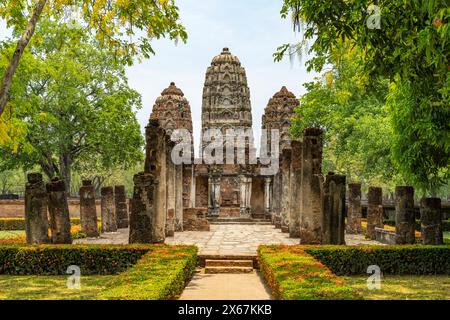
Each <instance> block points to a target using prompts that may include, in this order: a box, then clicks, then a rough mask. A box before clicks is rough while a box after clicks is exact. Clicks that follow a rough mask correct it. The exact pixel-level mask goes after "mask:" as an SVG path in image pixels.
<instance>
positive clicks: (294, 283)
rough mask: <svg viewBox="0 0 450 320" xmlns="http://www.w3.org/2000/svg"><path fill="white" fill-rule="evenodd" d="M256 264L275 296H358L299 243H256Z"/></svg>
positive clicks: (342, 297) (280, 297) (338, 298)
mask: <svg viewBox="0 0 450 320" xmlns="http://www.w3.org/2000/svg"><path fill="white" fill-rule="evenodd" d="M258 264H259V267H260V271H261V273H262V275H263V276H264V279H265V280H266V283H267V284H268V286H269V287H270V288H271V290H272V295H273V296H274V298H275V299H282V300H326V299H331V300H343V299H361V297H360V296H359V294H358V293H356V292H355V291H354V290H353V289H352V288H350V287H348V286H346V285H345V284H344V281H343V280H342V279H340V278H338V277H337V276H336V275H334V274H333V273H332V272H331V271H330V270H329V269H328V268H327V267H326V266H325V265H323V264H322V263H320V262H319V261H317V260H315V259H314V258H313V257H312V256H311V255H309V254H308V253H306V252H305V249H304V247H301V246H260V247H259V248H258Z"/></svg>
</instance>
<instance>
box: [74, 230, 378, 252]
mask: <svg viewBox="0 0 450 320" xmlns="http://www.w3.org/2000/svg"><path fill="white" fill-rule="evenodd" d="M345 241H346V243H347V244H348V245H360V244H371V245H374V244H375V245H381V243H379V242H377V241H371V240H366V239H364V236H363V235H346V236H345ZM74 243H88V244H126V243H128V229H120V230H119V231H118V232H113V233H106V234H102V235H101V236H100V237H99V238H86V239H77V240H74ZM166 243H167V244H188V245H196V246H197V247H198V248H199V254H202V255H209V254H214V255H217V254H221V255H226V254H242V255H246V254H250V255H254V254H256V250H257V248H258V246H259V245H260V244H286V245H295V244H298V243H299V240H298V239H292V238H289V234H287V233H282V232H281V230H280V229H275V228H274V226H272V225H211V231H209V232H201V231H185V232H176V233H175V236H174V237H168V238H166Z"/></svg>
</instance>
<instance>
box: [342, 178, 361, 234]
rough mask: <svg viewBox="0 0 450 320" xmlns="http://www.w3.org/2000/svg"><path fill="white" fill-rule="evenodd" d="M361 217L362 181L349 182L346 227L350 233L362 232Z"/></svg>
mask: <svg viewBox="0 0 450 320" xmlns="http://www.w3.org/2000/svg"><path fill="white" fill-rule="evenodd" d="M361 218H362V210H361V183H349V185H348V211H347V227H346V231H347V233H348V234H359V233H362V228H361Z"/></svg>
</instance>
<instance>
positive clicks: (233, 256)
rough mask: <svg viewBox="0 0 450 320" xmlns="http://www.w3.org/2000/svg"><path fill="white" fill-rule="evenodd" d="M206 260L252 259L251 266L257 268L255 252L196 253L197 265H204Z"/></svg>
mask: <svg viewBox="0 0 450 320" xmlns="http://www.w3.org/2000/svg"><path fill="white" fill-rule="evenodd" d="M206 260H250V261H253V267H254V268H258V259H257V255H256V254H216V253H206V252H205V253H200V254H199V255H198V265H199V266H200V267H205V266H206Z"/></svg>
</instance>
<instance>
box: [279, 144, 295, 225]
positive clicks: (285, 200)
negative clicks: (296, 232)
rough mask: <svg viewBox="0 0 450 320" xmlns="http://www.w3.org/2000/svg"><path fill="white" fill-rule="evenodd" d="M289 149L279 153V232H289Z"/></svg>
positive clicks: (290, 152)
mask: <svg viewBox="0 0 450 320" xmlns="http://www.w3.org/2000/svg"><path fill="white" fill-rule="evenodd" d="M291 155H292V151H291V149H284V150H283V151H282V153H281V181H282V193H281V231H282V232H285V233H287V232H289V225H290V220H289V219H290V200H291V188H290V187H291V185H290V181H291V172H290V171H291V170H290V169H291Z"/></svg>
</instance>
